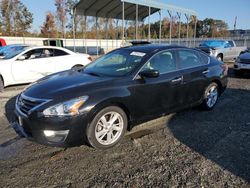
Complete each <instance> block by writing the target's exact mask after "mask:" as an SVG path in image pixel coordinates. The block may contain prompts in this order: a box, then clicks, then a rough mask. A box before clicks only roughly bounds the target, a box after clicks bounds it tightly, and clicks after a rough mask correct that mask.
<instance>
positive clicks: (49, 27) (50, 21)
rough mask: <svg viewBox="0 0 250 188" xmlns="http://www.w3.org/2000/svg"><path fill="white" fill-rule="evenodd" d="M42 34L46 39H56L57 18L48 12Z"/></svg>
mask: <svg viewBox="0 0 250 188" xmlns="http://www.w3.org/2000/svg"><path fill="white" fill-rule="evenodd" d="M41 33H42V35H43V36H44V37H48V38H50V37H52V38H53V37H56V33H57V31H56V24H55V16H54V15H53V14H52V13H51V12H48V13H47V15H46V19H45V22H44V23H43V26H42V27H41Z"/></svg>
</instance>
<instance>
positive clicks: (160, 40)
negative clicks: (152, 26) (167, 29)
mask: <svg viewBox="0 0 250 188" xmlns="http://www.w3.org/2000/svg"><path fill="white" fill-rule="evenodd" d="M159 16H160V28H159V43H160V44H161V30H162V17H161V10H160V11H159Z"/></svg>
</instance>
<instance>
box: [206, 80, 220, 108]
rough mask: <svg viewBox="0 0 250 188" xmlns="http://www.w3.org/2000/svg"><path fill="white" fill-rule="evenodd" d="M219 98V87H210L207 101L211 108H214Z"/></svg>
mask: <svg viewBox="0 0 250 188" xmlns="http://www.w3.org/2000/svg"><path fill="white" fill-rule="evenodd" d="M217 99H218V89H217V87H216V86H215V85H213V86H212V87H210V88H209V90H208V92H207V95H206V103H207V106H208V107H209V108H212V107H213V106H214V105H215V104H216V102H217Z"/></svg>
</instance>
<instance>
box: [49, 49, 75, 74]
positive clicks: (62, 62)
mask: <svg viewBox="0 0 250 188" xmlns="http://www.w3.org/2000/svg"><path fill="white" fill-rule="evenodd" d="M52 59H53V62H54V63H55V70H56V72H60V71H64V70H67V69H71V68H72V67H73V66H74V65H77V64H78V60H77V59H76V58H75V57H74V55H71V54H69V53H68V52H66V51H64V50H61V49H54V55H53V58H52Z"/></svg>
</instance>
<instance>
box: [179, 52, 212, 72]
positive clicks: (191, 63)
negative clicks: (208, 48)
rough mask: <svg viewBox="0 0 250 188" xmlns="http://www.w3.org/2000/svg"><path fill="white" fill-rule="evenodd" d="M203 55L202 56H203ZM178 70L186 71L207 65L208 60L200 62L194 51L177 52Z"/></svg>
mask: <svg viewBox="0 0 250 188" xmlns="http://www.w3.org/2000/svg"><path fill="white" fill-rule="evenodd" d="M203 55H204V54H203ZM178 57H179V68H180V69H186V68H192V67H197V66H202V65H205V64H207V62H208V59H207V60H206V59H205V58H204V57H203V58H204V59H203V60H202V58H200V55H199V53H198V52H196V51H194V50H178Z"/></svg>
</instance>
